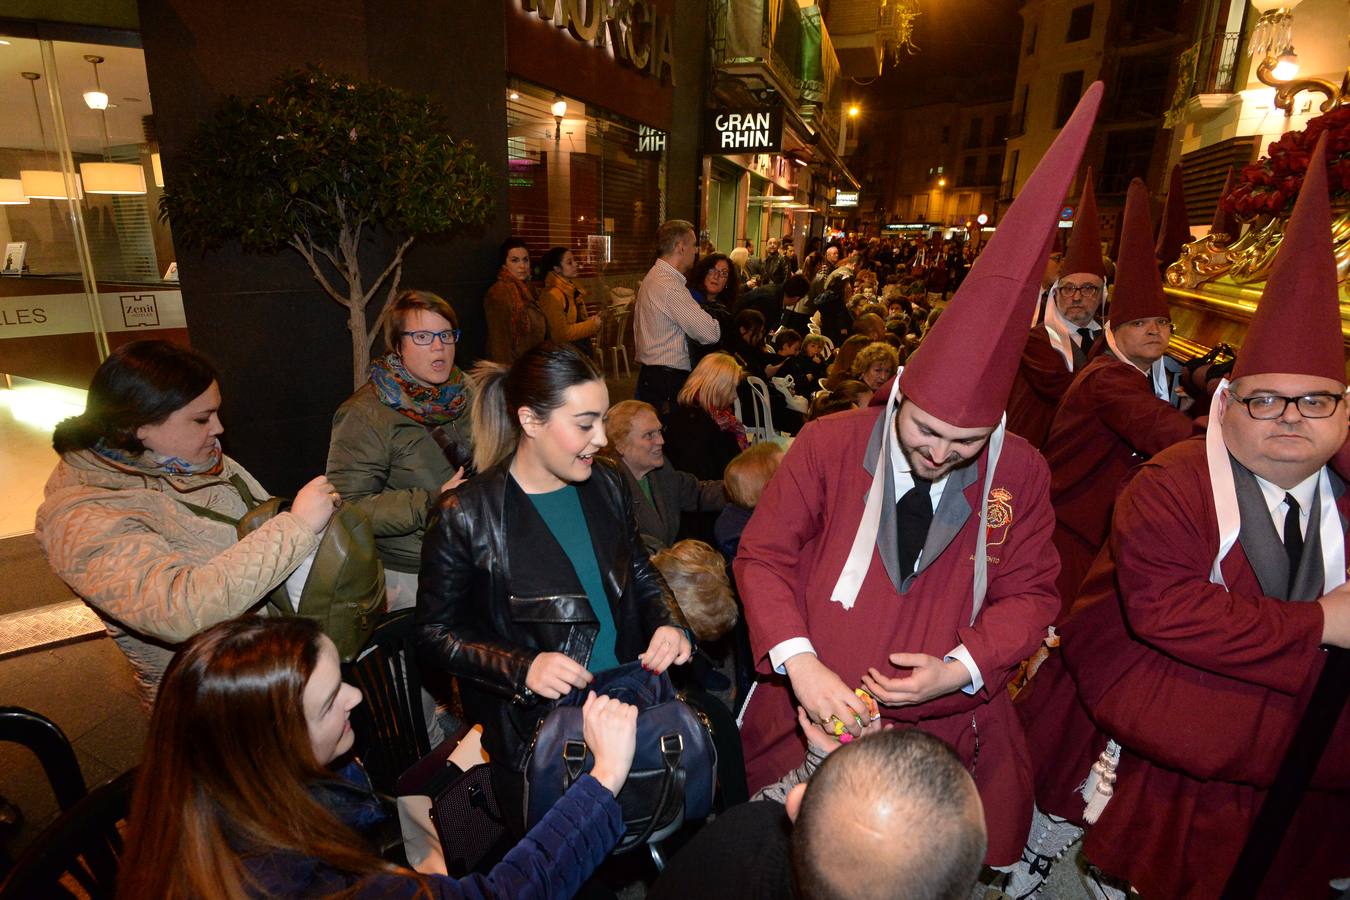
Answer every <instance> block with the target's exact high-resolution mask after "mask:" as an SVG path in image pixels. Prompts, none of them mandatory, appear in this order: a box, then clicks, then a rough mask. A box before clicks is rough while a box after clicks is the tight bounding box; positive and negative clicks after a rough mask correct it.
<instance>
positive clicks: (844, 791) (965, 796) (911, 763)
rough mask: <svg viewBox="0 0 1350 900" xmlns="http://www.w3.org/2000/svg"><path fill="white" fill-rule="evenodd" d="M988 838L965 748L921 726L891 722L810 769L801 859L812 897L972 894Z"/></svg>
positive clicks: (932, 899)
mask: <svg viewBox="0 0 1350 900" xmlns="http://www.w3.org/2000/svg"><path fill="white" fill-rule="evenodd" d="M985 843H986V833H985V824H984V811H983V808H982V807H981V806H980V798H979V794H978V793H977V792H976V790H975V782H974V781H973V780H972V779H971V777H970V775H969V774H968V773H967V772H966V770H965V768H964V767H963V766H962V765H961V761H960V760H959V759H957V757H956V754H955V753H953V752H952V751H951V749H950V748H948V747H947V745H946V744H944V743H942V741H940V740H938V739H937V738H935V737H933V736H932V735H929V734H926V733H924V732H922V731H919V730H917V729H908V730H904V731H900V730H893V731H883V732H881V733H880V734H875V735H869V736H868V737H866V738H863V739H862V740H858V741H853V742H852V743H850V744H846V745H844V746H843V747H840V748H839V749H838V750H835V751H834V752H833V753H831V754H830V755H829V756H828V757H827V758H826V759H825V762H824V763H823V764H822V765H821V767H820V768H819V769H818V770H816V773H815V774H814V775H813V776H812V777H811V781H810V782H809V783H808V785H807V788H806V793H805V795H804V796H803V797H802V801H801V810H800V812H799V813H798V815H797V820H796V825H795V827H794V828H793V834H792V868H793V874H794V876H795V879H796V883H797V890H798V895H799V896H800V897H801V898H803V900H891V898H896V900H899V898H904V900H946V898H964V897H967V896H969V894H970V890H971V887H972V885H974V883H975V879H976V877H977V876H978V875H979V871H980V865H981V863H982V862H983V860H984V852H985Z"/></svg>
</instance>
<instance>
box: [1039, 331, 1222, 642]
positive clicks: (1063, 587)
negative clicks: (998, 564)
mask: <svg viewBox="0 0 1350 900" xmlns="http://www.w3.org/2000/svg"><path fill="white" fill-rule="evenodd" d="M1198 431H1199V428H1198V426H1196V424H1195V422H1194V421H1193V420H1192V419H1190V418H1189V417H1187V416H1186V414H1185V413H1183V412H1181V411H1179V410H1177V409H1176V408H1175V407H1173V406H1171V405H1170V404H1168V403H1166V402H1165V401H1163V400H1159V399H1158V398H1157V397H1155V396H1154V395H1153V389H1152V387H1151V386H1150V384H1149V380H1148V376H1146V375H1144V373H1142V372H1140V371H1139V370H1138V369H1136V368H1135V367H1134V366H1132V365H1130V364H1129V363H1125V362H1121V361H1120V360H1118V359H1116V358H1115V357H1114V356H1112V355H1111V354H1109V353H1103V354H1101V355H1100V356H1098V357H1097V358H1096V359H1094V360H1093V361H1092V362H1090V363H1088V364H1087V366H1086V367H1085V368H1084V369H1083V370H1082V371H1081V372H1079V373H1078V375H1077V376H1076V377H1075V378H1074V380H1073V384H1072V385H1070V386H1069V390H1068V391H1067V392H1066V393H1065V395H1064V400H1063V402H1061V403H1060V406H1059V410H1058V411H1057V412H1056V413H1055V420H1054V424H1053V425H1051V426H1050V436H1049V438H1048V439H1047V440H1046V442H1045V447H1044V448H1043V449H1042V452H1043V453H1044V454H1045V461H1046V462H1047V463H1049V464H1050V501H1051V503H1053V504H1054V507H1055V520H1056V521H1055V549H1057V550H1058V551H1059V564H1060V570H1059V581H1058V583H1057V586H1058V588H1059V596H1060V600H1061V601H1062V603H1063V607H1062V609H1061V613H1060V618H1061V619H1062V618H1063V616H1064V615H1067V613H1068V611H1069V608H1070V607H1071V606H1072V605H1073V601H1074V598H1075V597H1077V596H1078V589H1079V587H1080V586H1081V584H1082V582H1083V576H1084V575H1086V574H1087V570H1088V567H1089V566H1091V565H1092V560H1093V558H1094V557H1095V556H1096V555H1097V552H1098V551H1099V550H1101V548H1102V546H1103V545H1105V544H1106V535H1107V531H1108V529H1109V527H1110V524H1111V508H1112V507H1113V506H1114V504H1115V502H1116V497H1117V496H1119V494H1120V492H1121V490H1123V489H1124V487H1125V483H1126V482H1127V481H1128V480H1129V478H1130V476H1131V475H1132V474H1133V472H1134V470H1135V468H1136V467H1137V466H1138V465H1139V464H1140V463H1141V462H1144V461H1145V460H1147V459H1148V458H1150V457H1151V456H1153V455H1154V454H1155V453H1161V452H1162V451H1163V450H1166V449H1167V448H1168V447H1170V446H1172V445H1173V444H1175V443H1176V442H1177V441H1180V440H1184V439H1185V438H1187V437H1190V436H1191V435H1193V434H1195V433H1197V432H1198Z"/></svg>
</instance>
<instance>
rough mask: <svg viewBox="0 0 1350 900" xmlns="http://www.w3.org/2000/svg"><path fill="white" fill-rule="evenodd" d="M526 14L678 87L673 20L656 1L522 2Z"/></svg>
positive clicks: (576, 0) (564, 0) (543, 0)
mask: <svg viewBox="0 0 1350 900" xmlns="http://www.w3.org/2000/svg"><path fill="white" fill-rule="evenodd" d="M521 6H522V7H523V8H524V9H525V11H526V12H532V13H535V14H537V15H538V16H539V18H541V19H543V20H544V21H545V22H552V23H553V24H554V25H556V26H557V27H559V28H566V29H567V30H568V32H569V33H570V34H571V35H572V37H574V38H576V39H577V40H578V41H582V42H585V43H594V44H595V46H597V47H604V46H605V45H606V44H607V43H611V42H612V43H613V44H614V57H615V58H616V59H619V60H622V61H623V62H626V63H628V64H629V65H631V66H632V67H633V68H635V69H637V70H638V71H639V72H645V74H647V75H650V76H651V77H652V78H656V79H660V78H662V77H664V76H665V75H666V74H667V73H669V76H670V83H671V84H672V85H673V84H674V83H675V68H674V66H675V37H674V34H673V33H672V30H671V23H670V16H667V15H663V14H660V13H657V12H656V10H655V4H654V2H653V0H521Z"/></svg>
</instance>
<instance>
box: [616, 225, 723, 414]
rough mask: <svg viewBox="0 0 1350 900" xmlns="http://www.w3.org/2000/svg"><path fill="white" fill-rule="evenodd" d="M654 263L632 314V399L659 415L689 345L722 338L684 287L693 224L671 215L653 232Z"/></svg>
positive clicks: (679, 380) (680, 382) (677, 382)
mask: <svg viewBox="0 0 1350 900" xmlns="http://www.w3.org/2000/svg"><path fill="white" fill-rule="evenodd" d="M656 242H657V252H658V253H659V254H660V255H659V256H658V257H657V260H656V264H655V265H653V266H652V267H651V269H650V270H649V271H648V272H647V277H646V278H644V279H642V287H640V288H639V289H638V295H637V303H636V305H635V311H634V314H633V340H634V342H635V344H636V346H637V361H638V380H637V391H636V397H637V399H638V400H642V401H644V402H646V403H650V404H651V405H652V406H654V407H656V411H657V413H658V414H659V415H662V416H664V415H665V414H666V413H668V412H669V411H670V407H671V406H672V405H673V404H674V403H675V395H676V394H678V393H679V392H680V388H681V387H683V386H684V381H685V379H686V378H688V377H689V344H688V340H689V339H693V340H695V341H697V342H698V343H700V344H711V343H713V342H715V341H717V340H718V339H720V338H721V336H722V329H721V326H719V325H718V324H717V320H716V319H714V318H713V317H712V316H710V315H708V313H706V312H704V310H703V309H702V308H701V307H700V306H699V305H698V302H697V301H696V300H694V297H693V295H692V294H690V293H689V288H688V287H687V286H686V285H685V280H684V273H686V272H688V271H689V267H690V266H691V265H693V264H694V257H695V255H696V253H697V250H698V238H697V236H696V235H695V234H694V226H693V225H692V224H691V223H689V222H686V221H685V220H684V219H671V220H670V221H669V222H666V223H665V224H663V225H662V226H661V228H660V229H659V230H658V231H657V233H656Z"/></svg>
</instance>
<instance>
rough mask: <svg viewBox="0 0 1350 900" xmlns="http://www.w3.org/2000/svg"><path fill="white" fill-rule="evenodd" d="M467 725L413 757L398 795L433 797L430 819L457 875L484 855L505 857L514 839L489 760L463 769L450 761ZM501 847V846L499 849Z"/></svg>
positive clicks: (474, 866)
mask: <svg viewBox="0 0 1350 900" xmlns="http://www.w3.org/2000/svg"><path fill="white" fill-rule="evenodd" d="M468 731H469V727H468V726H467V725H466V726H463V727H461V728H460V729H459V730H458V732H457V733H455V734H454V735H452V736H450V737H449V738H447V739H446V740H444V741H442V742H441V743H440V744H438V745H437V746H436V747H435V748H434V749H433V750H432V751H431V752H430V753H428V754H427V755H426V756H424V757H422V758H421V759H420V760H418V761H417V762H415V763H413V765H412V766H411V767H409V769H408V770H407V771H406V772H404V773H403V774H402V775H401V776H400V777H399V780H398V787H397V791H398V795H399V796H400V797H404V796H410V795H417V796H425V797H428V798H430V799H431V810H430V817H431V824H432V826H433V827H434V828H435V829H436V837H437V838H438V839H439V840H440V844H441V853H442V855H443V856H444V857H445V868H446V874H448V875H451V876H452V877H455V878H463V877H464V876H466V875H468V874H469V873H470V872H474V871H476V870H478V868H479V866H480V865H481V864H482V863H483V861H484V860H489V861H491V860H495V859H499V858H501V856H503V855H505V851H506V850H508V849H510V846H509V845H513V844H514V843H515V841H514V838H513V837H512V836H511V835H510V834H509V833H508V832H507V828H506V822H505V820H504V819H503V818H502V814H501V809H500V807H499V806H498V803H497V796H496V792H495V791H494V790H493V787H492V768H491V766H489V765H488V764H487V763H481V764H479V765H476V766H473V767H472V768H470V769H468V770H467V771H465V770H463V769H461V768H460V767H459V766H457V765H455V764H454V763H452V762H450V761H449V757H450V754H451V753H453V752H454V750H455V747H456V746H458V745H459V742H460V740H462V739H463V737H464V735H465V734H466V733H467V732H468ZM503 842H505V845H503ZM498 849H501V852H495V851H496V850H498Z"/></svg>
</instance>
